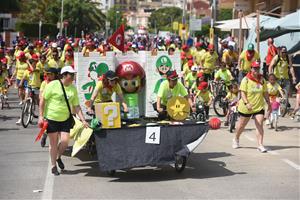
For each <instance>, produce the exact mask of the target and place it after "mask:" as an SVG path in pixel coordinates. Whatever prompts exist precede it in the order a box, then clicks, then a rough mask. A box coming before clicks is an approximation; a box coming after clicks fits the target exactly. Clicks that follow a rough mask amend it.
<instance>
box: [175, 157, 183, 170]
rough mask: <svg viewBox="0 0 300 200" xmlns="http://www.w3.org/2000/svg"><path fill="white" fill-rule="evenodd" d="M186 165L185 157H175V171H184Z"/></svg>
mask: <svg viewBox="0 0 300 200" xmlns="http://www.w3.org/2000/svg"><path fill="white" fill-rule="evenodd" d="M185 164H186V157H184V156H176V157H175V170H176V171H177V172H178V173H180V172H182V171H183V170H184V168H185Z"/></svg>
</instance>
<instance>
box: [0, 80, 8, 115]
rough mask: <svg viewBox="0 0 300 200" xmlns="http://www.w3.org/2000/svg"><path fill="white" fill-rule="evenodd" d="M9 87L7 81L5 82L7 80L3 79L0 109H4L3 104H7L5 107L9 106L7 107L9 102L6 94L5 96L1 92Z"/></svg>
mask: <svg viewBox="0 0 300 200" xmlns="http://www.w3.org/2000/svg"><path fill="white" fill-rule="evenodd" d="M8 88H9V83H8V82H7V80H5V81H4V85H3V88H2V92H1V94H0V101H1V110H3V109H4V107H5V105H6V106H7V108H10V107H9V103H8V101H7V96H5V95H4V94H3V90H7V89H8Z"/></svg>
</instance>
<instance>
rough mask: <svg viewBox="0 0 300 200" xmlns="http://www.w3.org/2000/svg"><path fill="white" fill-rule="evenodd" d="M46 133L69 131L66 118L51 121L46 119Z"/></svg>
mask: <svg viewBox="0 0 300 200" xmlns="http://www.w3.org/2000/svg"><path fill="white" fill-rule="evenodd" d="M47 121H48V128H47V133H48V134H49V133H55V132H66V133H70V124H69V122H68V120H66V121H63V122H58V121H53V120H50V119H48V120H47Z"/></svg>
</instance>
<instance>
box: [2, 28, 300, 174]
mask: <svg viewBox="0 0 300 200" xmlns="http://www.w3.org/2000/svg"><path fill="white" fill-rule="evenodd" d="M220 44H221V45H220V48H218V49H216V47H215V46H214V45H213V44H210V43H209V42H208V39H207V38H205V37H201V38H198V39H197V40H196V41H193V42H192V43H183V42H182V41H181V39H180V37H178V36H170V37H167V38H162V37H158V36H155V37H152V38H149V36H147V35H143V36H139V35H135V36H133V37H129V38H127V39H126V42H125V51H133V52H136V53H138V51H143V50H148V51H152V52H153V53H155V52H156V51H167V52H168V54H169V55H173V54H174V52H176V51H179V52H180V59H181V63H182V66H181V68H182V71H181V72H180V73H179V72H176V71H172V70H170V71H167V70H166V71H165V73H164V74H162V75H163V77H164V79H163V81H162V82H161V84H160V86H159V88H158V90H157V99H156V103H155V110H156V111H157V112H158V118H159V119H166V118H168V114H167V112H166V106H167V101H168V100H169V99H170V98H171V97H174V96H182V97H184V98H186V99H187V100H188V102H189V105H190V107H191V111H192V112H196V102H199V101H200V102H202V103H203V105H204V108H205V112H206V116H207V117H209V110H210V108H211V105H212V102H213V100H214V94H213V90H214V87H217V86H216V85H217V84H213V83H220V82H222V83H223V84H225V86H226V93H227V95H226V97H224V100H226V101H228V102H229V103H228V105H233V103H234V104H236V105H237V106H238V113H239V116H240V117H239V121H238V126H237V130H236V134H235V137H234V138H233V141H232V147H233V148H239V147H240V143H239V141H240V136H241V134H242V132H243V130H244V128H245V126H246V125H247V123H248V122H249V120H250V119H251V118H253V119H254V121H255V125H256V130H257V142H258V150H259V151H260V152H266V151H267V149H266V148H265V147H264V145H263V135H264V129H263V122H264V121H265V120H266V123H268V118H269V115H270V113H271V111H272V105H273V104H274V102H280V98H283V97H284V96H285V95H289V94H290V92H291V90H292V88H291V86H292V85H296V90H297V98H296V105H295V109H294V110H293V111H292V113H291V115H292V116H291V117H294V115H295V114H296V112H298V110H299V105H300V83H298V84H297V83H296V76H295V72H294V69H293V66H292V61H291V59H290V57H289V56H288V54H287V48H286V47H285V46H281V47H275V45H274V41H273V39H271V38H270V39H269V40H268V44H269V49H268V54H267V57H266V58H265V59H264V58H261V57H260V55H259V53H258V52H257V51H256V50H255V49H254V44H252V43H250V44H248V46H247V49H245V50H243V51H242V53H241V54H240V55H238V53H237V51H236V42H235V41H234V38H233V37H228V38H225V39H224V40H221V41H220ZM115 50H116V49H115V48H114V47H113V46H111V45H110V44H109V43H107V42H106V40H104V39H99V38H97V37H96V36H95V35H93V34H87V35H85V36H84V37H82V38H79V39H75V38H71V37H70V38H65V37H58V38H57V39H56V40H50V38H49V37H46V38H45V39H44V40H36V41H31V40H29V39H27V38H25V37H17V38H16V39H15V40H14V42H13V47H11V48H9V47H6V46H5V44H4V43H3V42H1V48H0V61H1V63H0V92H1V95H3V96H4V98H6V99H7V98H8V88H9V86H10V85H12V84H13V83H15V86H16V88H17V89H18V96H19V99H20V105H22V104H23V103H24V100H26V99H27V97H28V95H29V94H30V93H33V94H34V102H35V104H36V105H39V112H36V113H34V116H35V117H36V118H39V120H38V121H39V124H43V123H44V121H45V120H47V123H48V128H47V133H48V136H49V138H50V155H51V161H52V173H53V174H55V175H59V172H58V170H57V167H56V163H58V166H59V167H60V168H61V169H63V168H64V164H63V162H62V160H61V155H62V153H63V152H64V150H65V148H66V147H67V144H68V140H69V132H70V124H72V123H71V121H72V120H70V115H71V114H72V113H73V114H75V113H76V114H78V116H79V118H80V119H81V121H82V122H83V123H84V125H85V126H86V127H88V123H87V122H86V121H85V119H84V115H83V113H82V111H81V108H80V105H79V100H78V94H77V89H76V87H75V86H74V85H73V84H72V83H73V81H74V76H75V73H76V71H75V70H74V52H80V53H82V54H83V55H85V56H88V55H89V53H90V52H98V53H99V55H100V56H105V54H106V52H107V51H115ZM264 60H265V66H264V68H262V67H261V66H262V65H263V64H262V63H263V61H264ZM160 67H161V66H160ZM261 72H263V74H262V73H261ZM113 93H116V94H117V95H118V96H119V99H120V101H121V103H122V107H123V110H124V112H127V111H128V108H127V104H126V102H125V100H124V98H123V94H122V90H121V87H120V85H119V83H118V77H117V76H116V73H115V72H113V71H108V72H107V73H105V74H104V75H103V77H102V78H101V80H99V82H98V83H97V86H96V89H95V90H94V93H93V94H92V98H91V101H90V102H89V105H88V106H89V108H88V111H89V112H90V113H93V112H94V111H93V109H94V108H93V104H94V102H95V103H101V102H110V101H112V94H113ZM229 111H230V106H229V109H228V112H229ZM207 119H208V118H207ZM20 122H21V119H19V120H18V121H17V122H16V123H17V124H18V125H19V124H20ZM224 125H225V126H227V125H228V113H227V114H226V117H225V123H224ZM59 138H60V139H59ZM45 141H46V135H44V136H43V139H42V142H41V144H42V146H44V145H45Z"/></svg>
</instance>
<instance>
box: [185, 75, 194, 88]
mask: <svg viewBox="0 0 300 200" xmlns="http://www.w3.org/2000/svg"><path fill="white" fill-rule="evenodd" d="M196 79H197V73H196V74H195V75H193V72H190V73H188V75H187V76H186V77H185V78H184V80H185V82H188V87H192V86H193V84H194V83H195V82H196Z"/></svg>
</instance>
